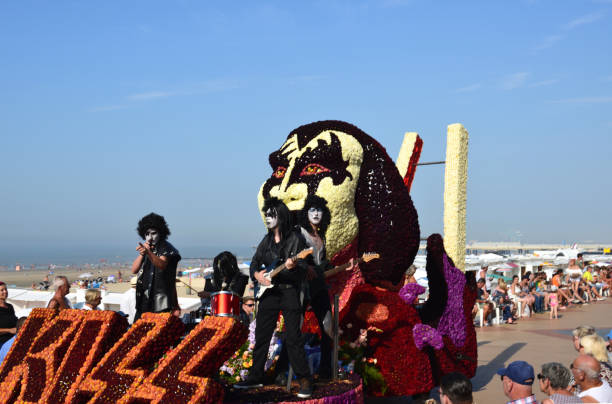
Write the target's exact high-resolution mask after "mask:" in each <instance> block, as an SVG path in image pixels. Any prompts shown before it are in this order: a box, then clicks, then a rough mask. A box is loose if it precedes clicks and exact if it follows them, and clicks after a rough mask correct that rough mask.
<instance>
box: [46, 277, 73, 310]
mask: <svg viewBox="0 0 612 404" xmlns="http://www.w3.org/2000/svg"><path fill="white" fill-rule="evenodd" d="M53 287H54V288H55V294H54V295H53V297H52V298H51V300H49V303H47V308H48V309H57V310H64V309H70V308H72V306H71V304H70V301H69V300H68V299H67V298H66V296H67V295H68V293H70V282H68V278H66V277H65V276H62V275H59V276H56V277H55V279H54V280H53Z"/></svg>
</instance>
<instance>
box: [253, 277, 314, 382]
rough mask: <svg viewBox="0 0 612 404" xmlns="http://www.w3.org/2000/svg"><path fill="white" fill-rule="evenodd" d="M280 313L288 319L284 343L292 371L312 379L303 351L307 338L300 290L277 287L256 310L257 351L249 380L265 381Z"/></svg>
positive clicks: (254, 354)
mask: <svg viewBox="0 0 612 404" xmlns="http://www.w3.org/2000/svg"><path fill="white" fill-rule="evenodd" d="M280 310H282V311H283V317H284V319H285V335H286V340H285V344H286V346H287V353H288V355H289V361H290V362H291V366H292V367H293V371H294V372H295V375H296V376H297V377H298V378H302V377H310V369H309V368H308V363H307V362H306V354H305V352H304V338H303V336H302V330H301V329H300V323H301V318H302V305H301V304H300V295H299V291H298V290H297V289H296V288H289V289H280V288H279V287H274V288H272V289H270V290H268V291H267V292H266V293H265V294H264V296H263V298H262V299H261V300H260V301H259V307H258V308H257V317H256V319H255V320H256V321H257V325H256V326H255V349H254V350H253V366H252V367H251V370H250V372H249V380H253V381H262V380H263V376H264V367H265V365H266V360H267V359H268V350H269V349H270V339H271V338H272V334H273V333H274V329H275V328H276V320H277V319H278V313H279V311H280Z"/></svg>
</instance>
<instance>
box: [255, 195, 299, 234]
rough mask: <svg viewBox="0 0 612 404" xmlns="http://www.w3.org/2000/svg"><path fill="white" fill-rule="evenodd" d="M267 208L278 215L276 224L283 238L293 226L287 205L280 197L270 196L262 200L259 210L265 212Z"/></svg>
mask: <svg viewBox="0 0 612 404" xmlns="http://www.w3.org/2000/svg"><path fill="white" fill-rule="evenodd" d="M269 209H272V210H273V211H274V212H276V215H277V217H278V226H279V229H280V232H281V234H282V236H283V238H285V237H287V236H289V233H290V232H291V228H292V227H293V221H292V218H291V212H289V208H288V207H287V205H285V203H284V202H283V201H281V200H280V199H278V198H276V197H274V196H272V197H270V198H267V199H266V200H265V201H264V204H263V207H262V208H261V211H262V212H263V213H264V214H265V213H266V212H267V211H268V210H269ZM271 231H272V230H268V232H271Z"/></svg>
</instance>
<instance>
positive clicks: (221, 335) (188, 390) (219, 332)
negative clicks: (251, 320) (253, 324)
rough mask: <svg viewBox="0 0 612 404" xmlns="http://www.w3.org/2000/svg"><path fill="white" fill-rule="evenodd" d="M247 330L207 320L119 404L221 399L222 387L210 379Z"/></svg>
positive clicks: (215, 319)
mask: <svg viewBox="0 0 612 404" xmlns="http://www.w3.org/2000/svg"><path fill="white" fill-rule="evenodd" d="M247 335H248V330H247V328H246V327H245V326H244V325H243V324H242V323H240V322H239V321H237V320H235V319H233V318H230V317H206V318H204V320H202V322H201V323H200V324H199V325H198V326H197V327H196V328H195V329H194V330H193V331H192V332H191V333H190V334H189V335H188V336H187V337H186V338H185V339H184V340H183V341H182V342H181V343H180V344H179V345H178V346H177V347H176V348H174V349H173V350H171V351H170V352H169V353H168V355H167V356H166V357H165V358H163V359H162V360H161V362H160V363H159V366H158V367H157V369H155V371H153V373H151V374H150V375H149V376H148V377H147V378H146V379H145V380H144V382H143V383H142V384H140V385H139V386H138V387H137V388H136V389H132V390H130V392H129V393H128V394H127V395H126V396H124V397H123V399H121V400H120V401H119V403H129V402H139V400H147V401H149V400H150V402H151V403H162V402H172V403H188V402H189V403H196V402H197V403H200V402H206V403H209V402H210V403H213V402H221V401H222V400H223V394H224V390H223V387H222V386H221V385H220V384H219V383H217V382H216V381H214V380H213V379H212V378H211V377H212V376H214V375H216V374H217V373H218V371H219V368H220V367H221V365H222V364H223V362H225V360H226V359H227V358H229V357H230V356H231V355H232V354H233V353H234V352H235V351H236V350H237V349H238V348H239V347H240V346H241V345H242V344H244V342H245V341H246V339H247Z"/></svg>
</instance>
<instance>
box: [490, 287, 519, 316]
mask: <svg viewBox="0 0 612 404" xmlns="http://www.w3.org/2000/svg"><path fill="white" fill-rule="evenodd" d="M507 290H508V286H507V285H506V282H505V281H504V280H503V279H500V280H499V282H498V283H497V287H496V288H495V289H494V290H493V293H492V295H491V296H492V298H493V301H494V302H495V304H497V305H498V306H499V307H500V309H501V312H502V315H503V320H504V321H507V322H508V324H514V323H516V319H515V318H514V316H513V313H512V311H513V308H514V306H513V303H512V300H511V299H510V297H509V296H508V293H507Z"/></svg>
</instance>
